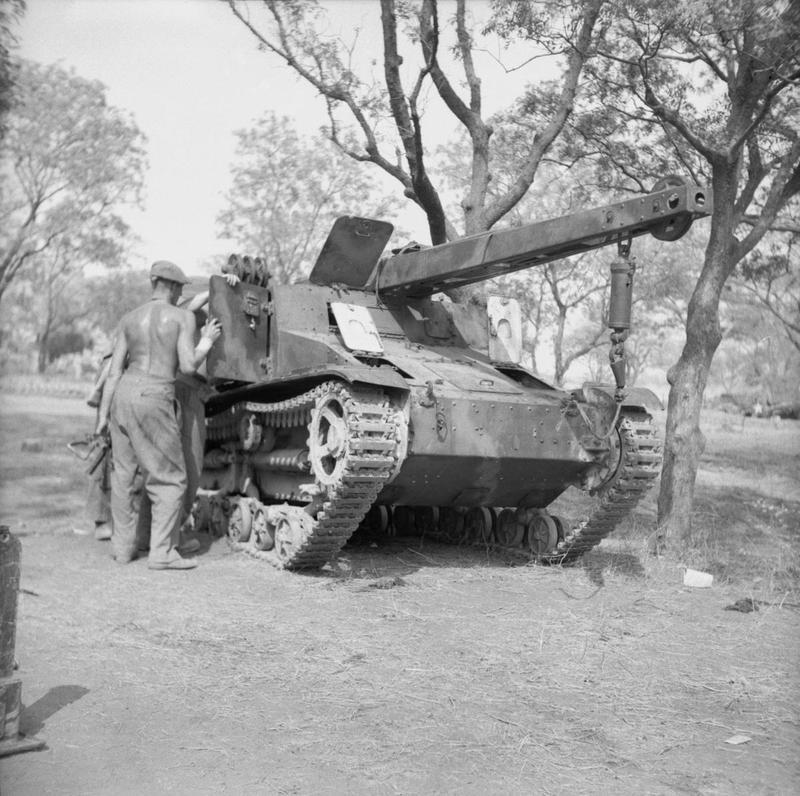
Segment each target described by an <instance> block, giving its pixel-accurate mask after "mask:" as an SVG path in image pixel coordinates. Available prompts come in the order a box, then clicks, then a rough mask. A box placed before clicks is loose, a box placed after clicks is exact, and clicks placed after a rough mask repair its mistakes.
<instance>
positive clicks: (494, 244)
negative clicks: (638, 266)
mask: <svg viewBox="0 0 800 796" xmlns="http://www.w3.org/2000/svg"><path fill="white" fill-rule="evenodd" d="M667 182H668V181H667ZM658 187H660V184H657V185H656V188H658ZM710 213H711V197H710V196H709V192H708V191H707V190H706V189H705V188H704V187H702V186H700V185H695V184H691V183H687V184H684V183H682V181H681V184H668V185H667V186H666V187H665V188H663V189H662V190H654V191H653V192H652V193H649V194H646V195H644V196H640V197H636V198H634V199H628V200H626V201H624V202H616V203H614V204H610V205H606V206H604V207H600V208H595V209H593V210H583V211H579V212H577V213H572V214H570V215H566V216H561V217H559V218H553V219H548V220H547V221H539V222H534V223H531V224H526V225H524V226H521V227H513V228H510V229H502V230H496V231H491V232H484V233H481V234H480V235H472V236H470V237H467V238H460V239H458V240H454V241H452V242H449V243H444V244H440V245H438V246H431V247H430V248H423V249H419V250H416V251H407V252H403V253H401V254H397V255H395V256H393V257H390V258H388V260H386V261H385V262H383V263H382V264H381V265H380V266H379V267H378V269H377V270H376V275H375V277H374V281H375V288H376V290H377V291H378V293H379V294H380V295H382V296H387V297H388V296H392V295H405V296H413V297H422V296H430V295H432V294H433V293H438V292H440V291H445V290H451V289H453V288H458V287H463V286H464V285H469V284H472V283H474V282H482V281H484V280H487V279H493V278H495V277H498V276H503V275H505V274H509V273H513V272H514V271H520V270H522V269H524V268H530V267H532V266H535V265H543V264H544V263H548V262H550V261H552V260H558V259H561V258H562V257H569V256H570V255H573V254H580V253H582V252H585V251H590V250H591V249H597V248H600V247H601V246H608V245H612V244H614V243H617V242H619V241H624V240H627V239H630V238H634V237H638V236H639V235H644V234H645V233H647V232H650V233H652V234H653V235H654V236H655V237H656V238H659V239H661V240H677V239H678V238H679V237H681V236H682V235H683V234H684V233H685V232H686V231H687V230H688V228H689V226H691V223H692V221H693V220H694V219H696V218H701V217H703V216H707V215H710Z"/></svg>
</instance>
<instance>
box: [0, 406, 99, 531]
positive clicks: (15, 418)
mask: <svg viewBox="0 0 800 796" xmlns="http://www.w3.org/2000/svg"><path fill="white" fill-rule="evenodd" d="M31 400H32V401H35V400H36V399H31ZM90 427H91V426H90V422H89V419H88V418H87V417H86V416H82V415H74V416H72V415H48V414H42V413H40V412H34V411H21V412H13V413H12V412H5V411H4V412H0V512H2V522H3V523H4V524H6V525H10V526H12V528H13V527H17V528H20V527H27V528H39V529H42V530H48V529H52V527H53V526H54V525H56V526H57V525H60V524H62V525H63V524H64V523H66V522H69V520H70V518H71V517H75V516H79V515H80V514H81V512H82V511H83V509H84V506H85V499H86V491H87V484H88V480H87V477H86V475H85V473H84V466H83V463H82V462H81V461H80V460H79V459H78V458H77V457H76V456H74V455H73V454H72V453H70V452H69V450H67V443H68V442H71V441H72V440H75V439H79V438H81V437H83V436H85V435H86V433H87V432H88V431H89V430H90ZM26 440H37V441H41V449H40V450H23V442H24V441H26Z"/></svg>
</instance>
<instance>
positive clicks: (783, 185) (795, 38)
mask: <svg viewBox="0 0 800 796" xmlns="http://www.w3.org/2000/svg"><path fill="white" fill-rule="evenodd" d="M615 10H616V14H615V16H614V19H613V21H612V24H611V25H610V26H609V28H608V29H607V30H606V36H605V39H604V42H603V44H602V45H601V46H600V48H599V50H600V52H599V55H600V56H601V57H600V58H599V59H597V60H596V61H595V62H594V64H595V66H596V69H595V70H594V72H593V75H592V78H593V80H594V84H595V86H596V89H595V91H594V92H593V93H592V96H593V97H594V99H595V100H596V105H595V108H594V110H593V111H590V110H587V113H586V114H585V115H584V116H583V118H582V119H580V120H577V119H576V124H575V129H576V130H578V131H580V132H581V133H583V135H584V140H585V141H587V142H591V144H592V145H593V147H595V148H596V151H598V152H602V153H603V155H604V157H606V158H607V159H608V161H609V162H613V163H614V165H615V166H617V168H618V174H619V175H621V176H622V177H623V178H624V179H625V180H626V182H627V184H629V185H630V184H631V183H632V182H635V181H636V179H639V177H637V174H641V169H640V168H639V166H641V164H642V163H643V161H644V160H646V159H647V158H649V157H650V155H651V153H655V155H656V157H653V158H651V162H658V165H659V167H660V168H662V169H663V168H665V167H668V166H669V165H671V166H672V167H673V168H675V169H677V170H679V171H681V172H683V173H688V174H689V175H690V177H692V178H694V179H696V181H697V182H701V183H702V182H705V181H707V182H708V183H710V185H711V188H712V191H713V199H714V207H713V214H712V216H711V220H710V228H709V238H708V244H707V246H706V249H705V255H704V262H703V267H702V270H701V272H700V274H699V276H698V279H697V281H696V283H695V285H694V287H693V291H692V295H691V299H690V301H689V305H688V309H687V316H686V341H685V344H684V347H683V350H682V352H681V355H680V358H679V359H678V362H677V363H676V364H675V365H674V366H673V367H672V368H671V369H670V371H669V374H668V381H669V384H670V392H669V406H668V418H667V433H666V452H665V461H664V468H663V473H662V478H661V491H660V494H659V502H658V517H659V524H660V526H661V528H662V533H663V534H664V536H665V537H666V536H669V535H674V536H675V537H678V538H681V539H684V540H686V539H688V538H690V535H691V528H692V522H691V520H692V505H693V497H694V485H695V480H696V475H697V468H698V463H699V458H700V455H701V453H702V450H703V447H704V440H703V435H702V433H701V431H700V425H699V420H700V411H701V407H702V399H703V393H704V391H705V388H706V384H707V380H708V374H709V369H710V366H711V362H712V359H713V357H714V353H715V351H716V349H717V347H718V346H719V344H720V341H721V340H722V332H721V329H720V320H719V306H720V299H721V296H722V291H723V288H724V286H725V284H726V282H727V280H728V279H729V278H730V277H731V275H732V274H733V272H734V270H735V268H736V266H737V263H739V262H741V261H742V259H743V258H744V257H746V256H747V255H748V254H749V253H751V252H752V251H754V249H755V248H756V246H757V245H758V244H759V243H760V241H761V240H762V238H763V237H764V235H765V234H766V233H767V232H768V230H770V228H771V227H774V226H779V227H780V226H783V227H786V226H787V224H788V222H786V221H785V220H784V219H782V217H781V214H782V213H784V212H785V211H786V210H787V208H788V207H789V204H790V203H791V201H792V199H793V197H795V196H796V195H797V193H798V191H800V165H799V164H800V124H798V119H800V100H799V99H798V88H797V87H798V81H799V80H800V61H798V43H799V42H800V27H799V26H798V16H799V15H800V9H798V6H797V4H792V3H789V2H778V3H773V4H767V3H760V2H755V1H754V0H701V1H700V2H679V3H677V4H676V3H670V4H668V5H663V4H661V3H660V2H654V1H651V0H637V2H631V3H628V4H626V5H625V6H619V7H615ZM609 139H610V141H611V145H610V146H609V145H605V144H604V141H608V140H609ZM586 148H587V149H589V147H586ZM643 156H644V157H643ZM662 174H663V172H662Z"/></svg>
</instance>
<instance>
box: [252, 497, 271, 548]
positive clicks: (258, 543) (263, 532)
mask: <svg viewBox="0 0 800 796" xmlns="http://www.w3.org/2000/svg"><path fill="white" fill-rule="evenodd" d="M252 528H253V547H255V548H256V550H272V548H273V547H274V546H275V534H274V533H273V529H272V526H271V525H270V522H269V519H268V517H267V512H266V509H265V508H264V507H263V506H260V507H259V508H257V509H256V511H255V514H254V515H253V526H252Z"/></svg>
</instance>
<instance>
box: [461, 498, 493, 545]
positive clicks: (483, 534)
mask: <svg viewBox="0 0 800 796" xmlns="http://www.w3.org/2000/svg"><path fill="white" fill-rule="evenodd" d="M493 532H494V517H493V516H492V511H491V509H488V508H486V507H485V506H475V507H473V508H471V509H470V510H469V511H468V512H467V513H466V514H465V515H464V538H465V539H466V541H467V542H468V543H470V544H472V543H476V542H477V543H480V544H489V543H490V542H491V540H492V533H493Z"/></svg>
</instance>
